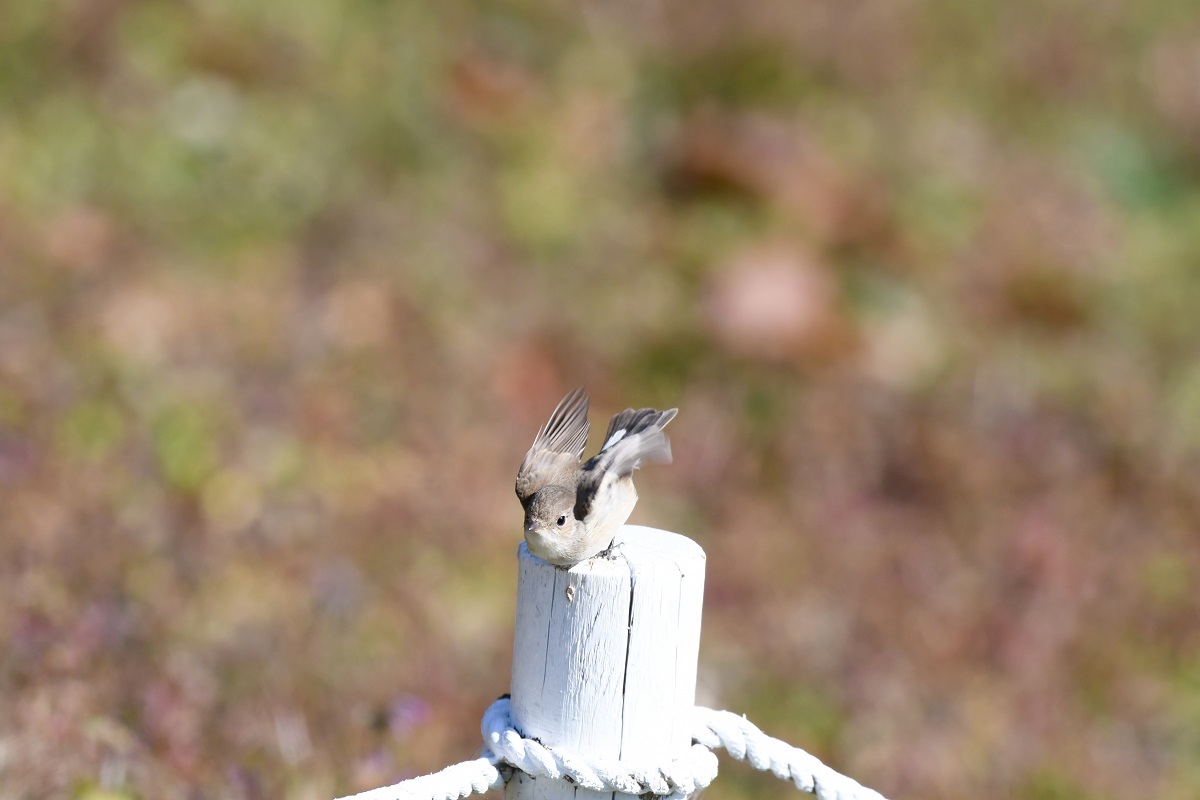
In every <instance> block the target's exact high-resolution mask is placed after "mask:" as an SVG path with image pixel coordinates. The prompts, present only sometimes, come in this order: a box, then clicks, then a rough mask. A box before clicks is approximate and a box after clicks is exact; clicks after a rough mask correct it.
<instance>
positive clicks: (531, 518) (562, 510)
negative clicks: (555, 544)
mask: <svg viewBox="0 0 1200 800" xmlns="http://www.w3.org/2000/svg"><path fill="white" fill-rule="evenodd" d="M578 522H579V521H578V520H577V519H575V492H573V491H572V490H570V489H567V488H566V487H564V486H545V487H543V488H541V489H539V490H538V491H537V492H535V493H534V495H533V496H532V497H531V498H529V503H528V505H526V507H525V535H526V537H528V536H529V534H531V533H532V534H537V535H540V536H551V537H560V536H569V535H570V534H572V533H573V532H574V531H575V526H576V525H577V524H578Z"/></svg>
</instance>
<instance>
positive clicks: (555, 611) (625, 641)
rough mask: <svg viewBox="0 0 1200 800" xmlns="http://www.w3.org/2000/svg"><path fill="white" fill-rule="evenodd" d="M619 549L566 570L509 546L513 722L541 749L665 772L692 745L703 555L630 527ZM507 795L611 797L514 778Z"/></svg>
mask: <svg viewBox="0 0 1200 800" xmlns="http://www.w3.org/2000/svg"><path fill="white" fill-rule="evenodd" d="M617 542H618V543H619V547H618V548H617V549H616V550H615V557H613V558H594V559H592V560H590V561H585V562H583V563H581V564H576V565H575V566H574V567H571V568H570V569H569V570H568V569H563V568H559V567H554V566H553V565H551V564H548V563H546V562H545V561H542V560H541V559H539V558H537V557H535V556H533V555H531V554H530V553H529V550H528V549H526V547H525V544H524V543H522V544H521V546H520V548H518V551H517V556H518V557H517V560H518V566H519V576H518V582H517V620H516V635H515V639H514V643H513V671H512V720H513V724H514V725H515V726H516V728H517V730H518V731H520V732H521V733H522V734H523V735H524V736H526V737H530V738H535V739H538V740H539V741H541V743H542V744H544V745H546V746H548V747H555V746H558V747H563V748H566V749H569V750H571V751H574V752H576V753H579V754H581V755H588V756H592V757H602V758H621V759H623V760H630V761H637V762H642V763H649V764H654V765H666V764H667V763H668V762H669V761H671V760H672V759H674V758H677V757H679V756H680V755H683V754H684V753H685V752H686V751H687V749H688V747H689V746H690V745H691V734H690V729H689V722H690V719H691V716H690V710H691V708H692V706H693V705H694V704H695V695H696V661H697V658H698V654H699V649H700V612H701V606H702V604H703V599H704V560H705V557H704V551H703V550H702V549H701V548H700V546H699V545H697V544H696V543H695V542H693V541H692V540H691V539H688V538H686V537H683V536H680V535H679V534H675V533H668V532H667V531H661V530H656V529H654V528H644V527H641V526H635V525H627V526H625V527H624V528H622V529H621V531H620V532H619V533H618V535H617ZM505 794H506V797H507V798H508V800H570V799H571V798H574V799H575V800H598V798H606V797H609V796H612V793H602V792H592V791H588V790H584V789H577V788H576V787H574V786H572V785H570V784H569V783H566V782H564V781H555V780H550V779H547V778H536V779H535V778H531V777H529V776H528V775H525V774H524V773H517V775H516V776H515V777H514V778H513V780H512V781H510V782H509V784H508V788H507V790H506V792H505ZM615 797H616V798H631V797H633V796H632V795H624V794H617V795H615Z"/></svg>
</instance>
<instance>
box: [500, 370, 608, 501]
mask: <svg viewBox="0 0 1200 800" xmlns="http://www.w3.org/2000/svg"><path fill="white" fill-rule="evenodd" d="M587 414H588V394H587V392H586V391H584V390H583V388H582V387H581V388H579V389H576V390H575V391H573V392H571V393H570V394H568V395H567V396H566V397H564V398H563V399H562V400H561V401H560V402H559V404H558V406H556V407H555V409H554V413H552V414H551V415H550V419H549V420H548V421H547V422H546V424H545V425H544V426H543V427H542V429H541V430H540V431H538V435H537V436H536V437H534V440H533V446H532V447H530V448H529V452H528V453H526V454H525V460H524V461H522V462H521V468H520V469H519V470H517V485H516V490H517V497H518V498H520V500H521V504H522V505H524V504H525V502H526V501H527V500H528V499H529V498H530V496H532V495H533V494H534V493H535V492H536V491H537V490H538V489H541V488H542V487H543V486H547V485H550V484H552V483H562V482H563V481H565V480H566V479H568V478H572V477H573V476H574V474H575V473H576V472H577V471H578V470H579V459H581V458H582V457H583V448H584V445H586V444H587V436H588V430H589V428H590V423H589V422H588V418H587Z"/></svg>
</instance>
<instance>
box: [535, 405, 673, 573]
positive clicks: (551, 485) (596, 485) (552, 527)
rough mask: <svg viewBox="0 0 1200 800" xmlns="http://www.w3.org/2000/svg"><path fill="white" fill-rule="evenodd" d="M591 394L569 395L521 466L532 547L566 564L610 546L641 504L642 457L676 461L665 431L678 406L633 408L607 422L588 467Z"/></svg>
mask: <svg viewBox="0 0 1200 800" xmlns="http://www.w3.org/2000/svg"><path fill="white" fill-rule="evenodd" d="M588 402H589V401H588V394H587V392H586V391H585V390H584V389H583V388H582V387H581V388H579V389H576V390H574V391H573V392H570V393H569V394H567V396H566V397H564V398H563V399H562V400H561V401H560V402H559V404H558V406H557V407H555V409H554V412H553V413H552V414H551V415H550V419H549V420H548V421H547V422H546V424H545V425H544V426H542V429H541V430H540V431H538V434H537V436H536V437H535V438H534V440H533V446H532V447H530V448H529V452H528V453H526V454H525V459H524V460H523V461H522V462H521V467H520V469H519V470H517V484H516V491H517V498H518V499H519V500H520V501H521V506H522V507H523V508H524V509H525V543H526V545H527V546H528V548H529V552H531V553H533V554H534V555H535V556H537V557H538V558H540V559H542V560H544V561H548V562H550V563H551V564H554V565H556V566H560V567H568V566H572V565H574V564H578V563H579V562H581V561H586V560H588V559H589V558H592V557H593V556H595V555H597V554H600V553H602V552H605V551H607V550H608V549H609V548H610V546H611V544H612V541H613V537H614V536H616V533H617V530H618V529H619V528H620V527H621V526H622V525H624V524H625V521H626V520H627V519H629V515H630V513H631V512H632V511H633V507H634V505H635V504H636V503H637V499H638V494H637V489H635V488H634V486H633V471H634V470H635V469H637V468H638V467H639V466H641V465H642V463H643V462H657V463H663V464H669V463H671V442H670V440H669V439H668V438H667V436H666V434H665V433H663V428H664V427H666V425H667V423H668V422H670V421H671V420H672V419H674V418H675V415H676V414H677V413H678V412H679V409H677V408H671V409H668V410H666V411H659V410H657V409H653V408H639V409H633V408H627V409H625V410H624V411H622V412H621V413H619V414H616V415H615V416H614V417H613V418H612V420H611V421H610V422H609V423H608V433H606V434H605V436H604V445H603V447H601V448H600V452H599V453H597V454H596V455H594V456H592V457H591V458H590V459H588V460H587V461H586V462H584V463H583V464H580V461H581V460H582V458H583V449H584V446H585V444H586V443H587V436H588V430H589V429H590V426H591V423H589V422H588Z"/></svg>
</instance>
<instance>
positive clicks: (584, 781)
mask: <svg viewBox="0 0 1200 800" xmlns="http://www.w3.org/2000/svg"><path fill="white" fill-rule="evenodd" d="M509 712H510V704H509V699H508V698H507V697H502V698H500V699H499V700H497V701H496V702H494V703H492V705H491V706H490V707H489V708H488V710H487V711H485V712H484V714H483V721H482V723H481V725H480V729H481V732H482V733H483V743H484V745H483V750H484V754H483V757H482V758H477V759H475V760H474V761H464V762H463V763H461V764H455V765H454V766H451V767H447V768H446V769H444V770H442V771H441V772H435V773H433V774H432V775H424V776H422V777H420V778H413V779H411V780H407V781H401V782H400V783H397V784H395V785H393V786H385V787H383V788H382V789H372V790H371V791H368V792H362V793H361V794H356V795H352V796H351V797H346V798H342V800H452V799H453V798H459V797H467V796H468V795H471V794H476V793H483V792H486V791H488V790H491V789H500V788H501V787H503V786H504V784H505V783H506V782H507V781H508V778H509V777H511V773H512V770H513V769H518V770H520V771H522V772H524V773H526V774H528V775H532V776H534V777H538V778H553V779H555V780H564V781H569V782H570V783H573V784H575V785H577V786H582V787H583V788H585V789H595V790H598V791H606V792H622V793H624V794H634V795H640V794H647V793H650V794H654V795H657V796H659V797H662V798H666V800H683V798H685V797H687V796H688V795H690V794H692V793H694V792H697V791H699V790H700V789H703V788H704V787H706V786H708V785H709V784H710V783H712V781H713V779H714V778H716V777H717V757H716V756H715V755H714V754H713V752H712V750H713V749H714V748H717V747H722V748H724V749H725V751H726V752H728V753H729V755H731V756H733V757H734V758H736V759H737V760H738V761H745V762H747V763H749V764H750V766H752V767H754V768H755V769H759V770H763V771H764V772H770V773H771V774H773V775H775V776H776V777H777V778H781V779H783V780H788V781H791V782H792V783H793V784H795V786H796V788H797V789H799V790H801V791H803V792H808V793H810V794H814V795H816V796H817V798H818V800H885V798H884V797H883V795H881V794H879V793H878V792H876V791H874V790H873V789H868V788H866V787H865V786H863V785H861V784H860V783H858V782H857V781H855V780H853V779H851V778H847V777H846V776H845V775H842V774H840V773H838V772H835V771H834V770H832V769H830V768H829V767H827V766H825V765H824V764H822V763H821V762H820V761H819V760H818V759H816V758H814V757H813V756H811V755H809V754H808V753H806V752H804V751H803V750H801V749H800V748H798V747H792V746H791V745H790V744H788V743H787V742H784V741H782V740H780V739H775V738H772V737H770V736H767V735H766V734H765V733H763V732H762V731H761V730H759V729H758V728H757V727H755V725H754V724H753V723H751V722H750V721H749V720H748V719H746V718H745V717H742V716H738V715H737V714H734V713H732V712H730V711H714V710H712V709H711V708H702V707H699V706H697V707H696V708H695V709H694V710H693V719H692V740H693V741H694V742H695V744H693V745H692V746H691V748H690V749H689V750H688V751H687V752H686V753H685V754H683V755H682V756H680V757H679V758H677V759H675V760H674V761H672V762H670V763H669V764H666V765H654V764H642V763H637V762H631V761H621V760H617V759H602V758H585V757H583V756H581V755H579V754H577V753H571V752H569V751H565V750H562V749H560V748H556V747H546V746H545V745H543V744H542V743H541V742H538V741H536V740H534V739H526V738H524V737H523V736H521V734H520V733H519V732H518V731H517V730H516V728H514V727H513V724H512V719H511V717H510V716H509Z"/></svg>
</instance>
